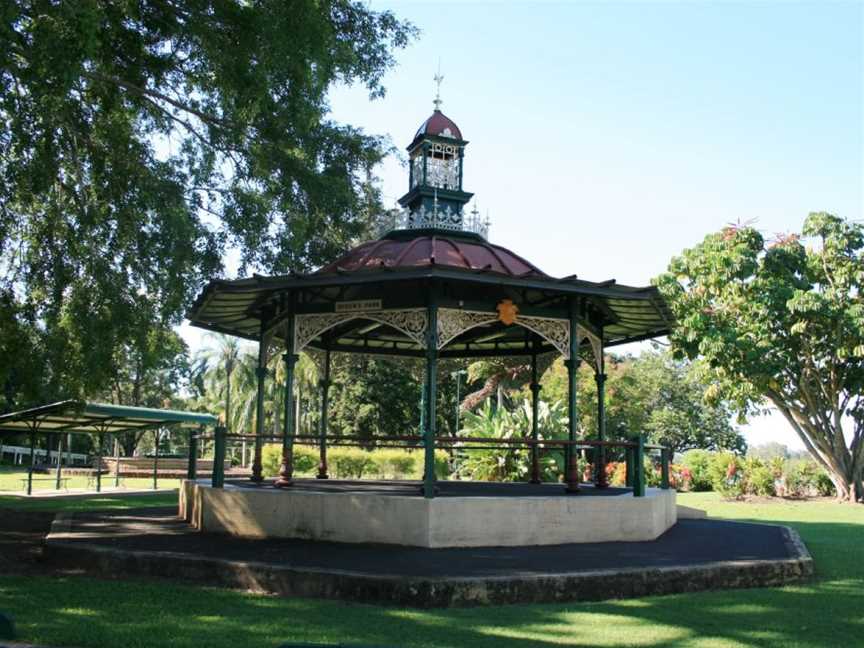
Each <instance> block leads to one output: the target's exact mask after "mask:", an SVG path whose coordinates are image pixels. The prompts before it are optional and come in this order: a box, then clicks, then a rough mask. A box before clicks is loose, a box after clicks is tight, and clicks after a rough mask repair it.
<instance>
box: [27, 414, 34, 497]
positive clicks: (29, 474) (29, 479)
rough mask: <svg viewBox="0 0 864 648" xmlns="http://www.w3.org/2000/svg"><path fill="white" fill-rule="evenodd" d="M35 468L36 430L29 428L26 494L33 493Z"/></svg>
mask: <svg viewBox="0 0 864 648" xmlns="http://www.w3.org/2000/svg"><path fill="white" fill-rule="evenodd" d="M34 470H36V430H35V428H33V427H31V428H30V468H29V469H28V470H27V494H28V495H32V494H33V471H34Z"/></svg>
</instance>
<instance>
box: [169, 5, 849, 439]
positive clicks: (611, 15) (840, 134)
mask: <svg viewBox="0 0 864 648" xmlns="http://www.w3.org/2000/svg"><path fill="white" fill-rule="evenodd" d="M371 6H372V8H374V9H391V10H393V11H394V12H395V13H396V14H397V15H398V16H400V17H402V18H405V19H408V20H410V21H411V22H413V23H414V24H415V25H416V26H418V27H419V28H420V29H421V30H422V34H421V36H420V38H419V40H418V41H416V42H414V43H413V44H412V45H411V46H410V47H409V48H408V49H407V50H404V51H402V52H399V53H398V54H397V57H398V62H399V65H398V67H397V68H396V69H394V70H393V71H392V72H391V73H389V74H388V75H387V77H386V79H385V85H386V86H387V89H388V92H387V96H386V97H385V98H384V99H382V100H378V101H374V102H370V101H369V100H368V97H367V95H366V93H365V92H364V91H363V90H362V88H347V89H346V88H340V89H338V90H336V91H335V92H334V93H333V95H332V106H333V116H334V118H335V119H337V120H338V121H343V122H348V123H351V124H353V125H355V126H359V127H362V128H363V129H365V130H367V131H368V132H371V133H377V134H384V135H389V136H390V138H391V139H392V142H393V144H394V145H396V146H398V147H399V148H400V149H404V146H405V145H407V144H408V142H409V141H410V140H411V137H412V135H413V133H414V131H415V130H416V128H417V127H418V126H419V125H420V123H421V122H422V121H423V120H424V119H425V118H426V117H427V116H428V115H429V114H430V113H431V110H432V103H431V102H432V99H433V96H434V83H433V81H432V77H433V75H434V74H435V72H436V69H437V67H438V61H439V59H440V61H441V71H442V73H443V74H444V77H445V80H444V83H443V85H442V91H441V95H442V99H443V100H444V104H443V106H442V109H443V111H444V112H445V114H447V115H448V116H449V117H451V118H452V119H453V120H454V121H455V122H456V123H457V124H458V125H459V127H460V128H461V130H462V133H463V136H464V137H465V138H466V139H468V140H469V141H470V144H469V146H468V149H467V152H466V161H465V182H464V184H465V188H466V190H468V191H473V192H475V194H476V198H477V200H478V205H479V207H480V209H481V211H482V212H484V213H485V212H486V211H487V210H488V211H489V214H490V216H491V219H492V230H491V235H490V239H491V240H492V241H494V242H495V243H498V244H500V245H504V246H505V247H509V248H512V249H514V250H515V251H517V252H518V253H520V254H522V255H523V256H525V257H527V258H528V259H529V260H531V261H532V262H534V263H535V264H536V265H538V266H539V267H540V268H541V269H543V270H544V271H546V272H547V273H549V274H552V275H559V276H560V275H569V274H574V273H576V274H578V275H579V276H580V277H582V278H585V279H592V280H603V279H609V278H615V279H617V280H618V281H619V282H621V283H629V284H634V285H644V284H648V283H649V282H650V280H651V278H652V277H654V276H655V275H657V274H658V273H659V272H661V271H663V270H664V269H665V267H666V265H667V263H668V262H669V259H670V258H671V257H672V256H673V255H675V254H678V253H680V252H681V250H682V249H684V248H686V247H689V246H692V245H694V244H695V243H697V242H698V241H700V240H701V239H702V238H703V237H704V236H705V234H707V233H708V232H710V231H714V230H717V229H719V228H720V227H722V226H723V225H725V224H726V223H729V222H733V221H738V220H740V221H750V220H755V221H756V224H757V226H758V227H759V228H761V229H762V230H764V231H765V232H767V233H774V232H788V231H795V230H796V229H798V228H800V226H801V223H802V222H803V219H804V217H805V216H806V215H807V213H808V212H809V211H814V210H820V211H821V210H826V211H831V212H833V213H835V214H838V215H840V216H843V217H846V218H850V219H862V218H864V196H862V192H864V36H862V34H864V4H862V3H861V2H820V3H778V2H760V3H756V2H753V3H727V2H722V3H720V2H716V3H699V2H690V3H662V4H649V3H615V4H611V3H566V4H551V3H539V2H535V3H530V4H529V3H506V4H505V3H482V4H480V3H478V4H465V3H441V2H438V3H434V4H433V3H415V2H372V3H371ZM381 177H382V187H383V191H384V194H385V196H386V197H387V200H388V202H391V203H392V202H393V201H395V199H396V198H398V197H399V196H400V195H402V194H403V193H404V192H405V190H406V187H407V171H406V170H405V168H404V167H403V166H401V164H400V162H399V160H398V159H396V158H393V159H391V160H389V161H388V162H387V163H386V164H385V165H384V167H383V168H382V169H381ZM185 328H186V327H184V329H185ZM190 341H191V340H190ZM778 419H779V417H776V416H771V417H767V418H764V419H762V420H757V421H755V422H754V423H752V424H751V425H750V426H749V428H748V430H747V435H748V438H749V439H750V441H751V443H760V442H765V441H768V440H780V441H783V442H786V443H787V444H789V445H793V446H796V447H800V444H799V443H797V441H796V439H795V438H794V436H792V434H791V432H788V431H787V430H786V427H785V425H784V424H783V422H782V421H780V420H778Z"/></svg>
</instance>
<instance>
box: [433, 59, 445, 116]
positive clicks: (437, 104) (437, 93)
mask: <svg viewBox="0 0 864 648" xmlns="http://www.w3.org/2000/svg"><path fill="white" fill-rule="evenodd" d="M432 79H433V81H435V83H436V84H437V85H438V88H437V89H436V91H435V101H433V102H432V104H433V105H434V106H435V110H441V104H442V103H444V102H443V101H441V82H442V81H443V80H444V76H443V75H442V74H441V59H440V58H439V59H438V74H436V75H435V76H434V77H432Z"/></svg>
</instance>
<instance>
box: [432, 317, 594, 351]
mask: <svg viewBox="0 0 864 648" xmlns="http://www.w3.org/2000/svg"><path fill="white" fill-rule="evenodd" d="M497 321H498V313H494V312H489V313H485V312H482V311H468V310H460V309H456V308H441V309H439V310H438V348H439V349H443V348H444V347H445V346H446V345H447V344H449V343H450V342H451V341H452V340H454V339H455V338H456V337H458V336H460V335H462V333H464V332H465V331H469V330H471V329H472V328H476V327H478V326H483V325H484V324H494V323H495V322H497ZM515 324H516V325H517V326H522V327H524V328H526V329H528V330H530V331H533V332H534V333H536V334H537V335H539V336H540V337H542V338H543V339H544V340H546V341H547V342H549V344H551V345H552V346H553V347H555V349H556V350H557V351H558V353H560V354H561V355H562V356H564V358H565V359H566V358H569V357H570V323H569V321H568V320H566V319H558V318H554V317H533V316H530V315H520V316H519V318H518V319H517V320H516V322H515ZM578 329H581V327H578ZM578 329H577V330H578Z"/></svg>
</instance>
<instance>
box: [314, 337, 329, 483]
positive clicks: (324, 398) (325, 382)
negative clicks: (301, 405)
mask: <svg viewBox="0 0 864 648" xmlns="http://www.w3.org/2000/svg"><path fill="white" fill-rule="evenodd" d="M318 385H319V387H320V388H321V421H320V423H319V427H320V430H319V431H320V438H319V444H320V445H319V452H320V460H319V462H318V474H317V475H315V478H316V479H328V478H329V477H330V475H329V474H328V472H327V410H328V409H329V401H330V349H329V347H328V348H327V349H325V350H324V377H323V378H322V379H321V380H319V381H318Z"/></svg>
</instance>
